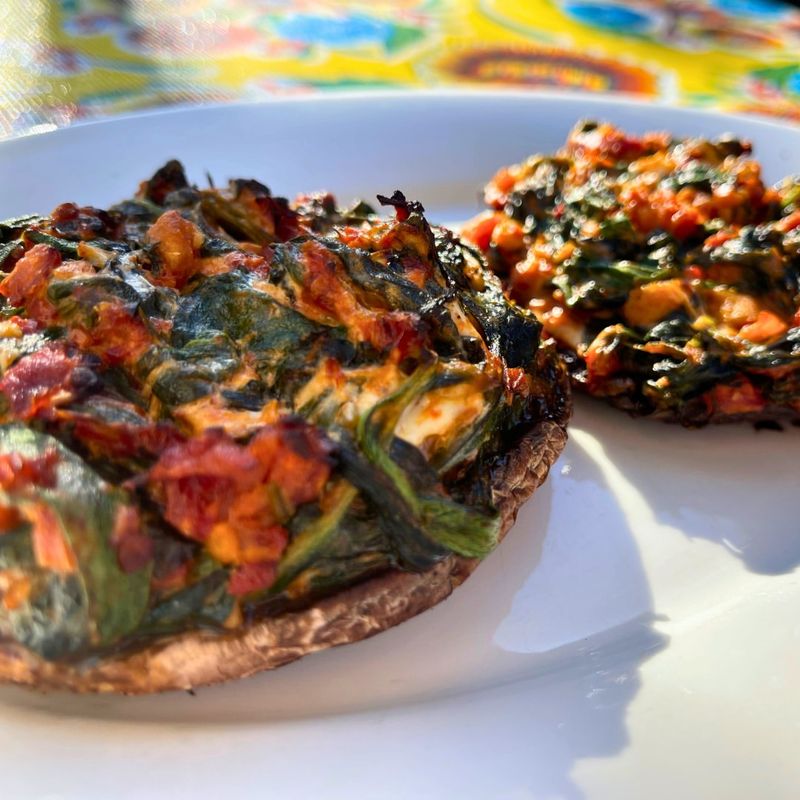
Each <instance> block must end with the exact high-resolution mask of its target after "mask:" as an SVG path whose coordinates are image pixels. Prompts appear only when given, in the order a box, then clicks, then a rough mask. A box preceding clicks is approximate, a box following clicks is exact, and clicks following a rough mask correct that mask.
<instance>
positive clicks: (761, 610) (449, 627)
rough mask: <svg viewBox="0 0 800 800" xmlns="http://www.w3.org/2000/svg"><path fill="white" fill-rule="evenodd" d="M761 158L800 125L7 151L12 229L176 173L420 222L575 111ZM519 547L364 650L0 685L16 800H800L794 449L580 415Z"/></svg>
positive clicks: (321, 127)
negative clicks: (93, 690)
mask: <svg viewBox="0 0 800 800" xmlns="http://www.w3.org/2000/svg"><path fill="white" fill-rule="evenodd" d="M583 117H593V118H597V119H607V120H609V121H612V122H615V123H617V124H620V125H622V126H624V127H626V128H628V129H630V130H632V131H638V132H641V131H644V130H647V129H653V128H657V129H667V130H670V131H672V132H674V133H676V134H687V135H690V134H698V135H707V136H714V135H717V134H719V133H722V132H725V131H732V132H734V133H737V134H739V135H742V136H746V137H749V138H751V139H752V140H753V142H754V143H755V145H756V154H757V157H758V158H759V159H760V160H761V161H762V163H763V165H764V168H765V173H766V177H767V179H768V180H769V181H774V180H777V179H778V178H780V177H781V176H783V175H784V174H786V173H790V172H793V171H800V130H797V129H792V128H789V127H784V126H781V125H777V124H774V123H768V122H762V121H758V120H755V119H746V118H743V117H739V118H737V117H731V116H725V115H721V114H711V113H703V112H699V111H687V110H676V109H670V108H667V107H663V106H657V105H640V104H635V103H632V102H626V101H621V100H609V99H603V98H597V97H591V98H588V97H582V96H575V95H573V96H569V97H567V96H565V97H555V96H552V95H551V96H548V95H535V94H530V93H528V94H511V93H509V94H506V93H504V94H489V93H468V94H467V93H456V92H435V93H414V94H413V95H412V94H387V95H383V94H381V95H376V94H369V95H362V96H354V95H350V96H347V95H345V96H343V95H337V96H335V97H327V98H322V99H311V100H302V101H301V100H296V99H292V100H276V101H274V102H270V103H267V104H262V105H244V106H226V107H209V108H202V109H193V110H187V111H173V112H162V113H156V114H149V115H140V116H137V117H131V118H127V119H116V120H113V121H110V122H103V123H97V124H91V125H84V126H76V127H74V128H71V129H68V130H64V131H59V132H57V133H53V134H45V135H41V136H35V137H28V138H23V139H17V140H13V141H9V142H5V143H3V144H2V145H0V186H2V187H3V191H2V193H0V218H4V217H7V216H11V215H15V214H20V213H23V212H46V211H49V210H50V209H51V208H52V207H53V206H54V205H55V204H57V203H59V202H63V201H66V200H73V201H77V202H79V203H84V204H86V203H90V204H93V205H97V206H101V207H102V206H104V205H107V204H110V203H112V202H114V201H115V200H118V199H121V198H123V197H126V196H129V195H130V194H131V193H132V191H133V189H134V187H135V186H136V185H137V183H138V182H139V181H140V180H141V179H143V178H145V177H147V176H148V175H149V174H150V173H151V172H152V171H153V170H154V169H155V168H156V167H158V166H160V164H161V163H162V162H164V161H165V160H166V159H168V158H170V157H179V158H181V159H182V160H183V161H184V163H185V164H186V166H187V169H188V172H189V175H190V177H191V178H193V179H194V180H196V181H198V182H201V181H203V180H204V175H205V172H206V171H208V172H210V173H211V174H213V175H214V176H215V177H216V178H217V180H218V181H223V180H225V179H227V178H228V177H239V176H242V177H257V178H259V179H261V180H262V181H264V182H266V183H267V184H268V185H269V186H270V187H271V188H272V189H273V191H275V192H277V193H282V194H289V195H291V194H293V193H295V192H297V191H301V190H303V191H308V190H313V189H330V190H332V191H334V192H335V193H336V194H337V196H338V197H339V199H340V200H342V201H345V202H346V201H349V200H351V199H352V198H355V197H365V198H367V199H371V198H374V195H375V194H376V193H377V192H381V193H384V194H390V193H391V191H392V190H393V189H395V188H402V189H403V191H404V192H405V193H406V195H407V196H409V197H410V198H416V199H419V200H421V201H422V202H423V203H424V205H425V206H426V208H427V209H428V212H429V216H430V218H431V219H433V220H439V221H452V220H463V219H465V218H467V217H468V216H469V215H471V214H473V213H475V212H476V211H477V210H478V209H479V200H478V197H479V190H480V187H481V186H482V184H483V183H484V181H485V180H486V179H487V178H488V177H489V176H490V175H491V174H492V173H493V172H494V170H495V169H496V168H497V167H499V166H501V165H503V164H507V163H509V162H511V161H514V160H516V159H519V158H522V157H524V156H526V155H527V154H529V153H531V152H533V151H537V150H542V151H550V150H553V149H555V148H556V147H558V146H559V145H560V144H561V142H562V141H563V139H564V137H565V135H566V133H567V131H568V130H569V129H570V128H571V126H572V125H573V124H574V123H575V122H576V121H577V120H578V119H580V118H583ZM576 405H577V408H576V412H575V418H574V422H573V424H572V427H571V439H570V442H569V445H568V446H567V449H566V451H565V453H564V455H563V456H562V458H561V460H560V461H559V462H558V463H557V464H556V466H555V468H554V470H553V473H552V474H551V478H550V479H549V480H548V482H547V483H546V484H545V485H544V486H543V487H542V488H541V489H540V490H539V492H538V493H537V495H536V496H535V497H534V499H533V501H532V502H531V503H529V504H528V505H526V506H525V507H524V508H523V509H522V511H521V513H520V516H519V520H518V522H517V525H516V527H515V528H514V530H513V531H512V532H511V533H510V534H509V536H508V537H507V539H506V541H505V542H504V543H503V544H502V546H501V547H500V548H499V549H498V550H497V552H496V553H494V554H493V555H492V556H491V557H490V558H489V559H488V560H487V561H486V562H485V563H484V564H482V565H481V567H480V569H479V570H478V571H477V572H476V574H475V575H474V576H473V577H472V578H471V579H470V580H469V581H468V582H467V583H466V584H465V585H464V586H463V587H461V588H460V589H459V590H458V591H457V592H456V593H455V594H454V596H453V597H452V598H450V599H449V600H448V601H446V602H445V603H443V604H442V605H440V606H438V607H436V608H434V609H432V610H431V611H429V612H427V613H425V614H423V615H421V616H420V617H417V618H416V619H413V620H411V621H410V622H408V623H406V624H404V625H402V626H400V627H398V628H395V629H393V630H390V631H388V632H387V633H385V634H382V635H380V636H378V637H376V638H374V639H371V640H369V641H366V642H361V643H359V644H355V645H350V646H348V647H345V648H341V649H338V650H335V651H330V652H327V653H322V654H319V655H315V656H311V657H309V658H307V659H305V660H303V661H301V662H298V663H296V664H293V665H291V666H288V667H285V668H283V669H281V670H279V671H277V672H274V673H268V674H264V675H261V676H258V677H256V678H253V679H250V680H247V681H241V682H239V683H235V684H232V685H229V686H224V687H219V688H214V689H205V690H201V691H198V692H197V694H196V696H190V695H188V694H187V695H184V694H171V695H166V696H161V697H155V698H154V697H149V698H148V697H145V698H113V697H89V698H77V697H71V696H64V695H49V696H42V695H37V694H33V693H27V692H24V691H21V690H16V689H13V688H7V687H6V688H2V689H0V771H1V772H2V786H3V789H2V795H3V797H7V798H9V800H11V799H12V798H13V800H29V799H32V798H41V800H44V799H45V798H47V800H55V799H56V798H59V800H107V798H110V797H113V798H116V799H117V800H122V799H123V798H143V797H147V798H162V797H163V798H183V797H192V798H193V800H206V798H207V799H208V800H212V799H213V800H218V798H220V797H235V798H251V797H252V798H262V797H266V796H269V797H276V798H278V797H279V798H282V800H293V799H294V798H298V800H300V799H301V798H302V799H305V798H311V797H317V798H322V799H323V800H338V799H339V798H342V800H344V799H345V798H347V800H351V799H352V798H358V799H359V800H360V799H361V798H370V800H395V799H396V798H414V799H415V800H425V799H427V798H430V800H444V799H446V798H451V797H458V798H460V800H473V798H474V800H488V799H489V798H491V800H528V799H531V800H532V799H533V798H548V799H551V798H569V799H570V800H574V799H575V798H583V797H586V798H609V799H610V798H614V800H617V799H618V798H629V797H630V798H634V797H636V798H638V797H641V796H647V797H649V798H656V799H658V798H675V797H702V798H723V797H724V798H726V800H736V799H737V798H742V799H743V800H744V799H745V798H747V800H750V798H754V797H769V798H773V799H775V798H789V797H792V798H793V797H796V788H797V785H798V782H800V762H798V759H797V742H798V741H800V682H799V681H798V678H797V676H798V674H800V624H798V608H800V580H799V579H798V565H799V564H800V525H799V524H798V512H797V492H798V477H797V475H798V472H797V454H798V452H800V449H799V448H798V445H800V431H799V430H797V429H793V430H787V431H784V432H782V433H777V432H774V431H761V432H756V431H754V430H753V429H752V428H750V427H744V426H742V427H726V428H716V429H713V428H712V429H704V430H700V431H685V430H682V429H677V428H674V427H669V426H666V425H662V424H655V423H652V422H648V421H642V420H638V421H637V420H631V419H629V418H627V417H626V416H625V415H623V414H621V413H619V412H615V411H613V410H610V409H607V408H605V407H603V406H601V405H596V404H594V403H592V402H590V401H582V400H579V401H578V402H577V404H576Z"/></svg>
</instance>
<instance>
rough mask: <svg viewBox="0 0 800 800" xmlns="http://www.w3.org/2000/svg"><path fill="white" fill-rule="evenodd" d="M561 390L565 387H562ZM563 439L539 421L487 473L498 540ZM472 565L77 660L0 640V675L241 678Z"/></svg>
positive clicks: (157, 680) (68, 683)
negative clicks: (220, 629) (226, 629)
mask: <svg viewBox="0 0 800 800" xmlns="http://www.w3.org/2000/svg"><path fill="white" fill-rule="evenodd" d="M562 390H564V391H567V389H566V387H565V386H564V387H562ZM566 440H567V434H566V420H560V421H558V422H556V421H552V420H545V421H543V422H540V423H538V424H537V425H536V426H535V427H534V428H533V429H532V430H530V431H529V432H528V433H527V434H526V435H525V436H523V438H522V439H521V440H520V442H519V443H518V444H517V446H516V447H515V448H514V449H513V450H512V451H511V452H510V453H509V454H508V456H507V457H506V459H505V461H504V462H503V464H502V466H501V467H499V468H498V469H497V470H496V474H495V477H494V480H493V498H494V502H495V505H496V507H497V509H498V510H499V512H500V515H501V528H500V531H501V533H500V535H501V537H502V536H503V535H505V533H506V532H507V531H508V529H509V528H510V527H511V526H512V525H513V523H514V520H515V519H516V516H517V511H518V510H519V508H520V506H521V505H522V504H523V503H524V502H525V501H526V500H527V499H528V498H529V497H530V496H531V494H533V492H534V491H535V489H536V488H537V487H538V486H540V485H541V483H542V482H543V481H544V480H545V478H546V477H547V474H548V472H549V470H550V467H551V466H552V464H553V463H554V462H555V460H556V459H557V458H558V456H559V454H560V453H561V451H562V449H563V448H564V445H565V443H566ZM478 563H479V561H478V560H477V559H464V558H460V557H457V556H450V557H449V558H447V559H445V560H444V561H442V562H440V563H439V564H437V565H436V566H435V567H433V568H432V569H430V570H428V571H426V572H423V573H419V574H417V573H409V572H400V571H392V572H389V573H386V574H383V575H380V576H378V577H375V578H372V579H370V580H367V581H365V582H364V583H360V584H357V585H356V586H353V587H351V588H349V589H346V590H344V591H342V592H339V593H337V594H335V595H333V596H331V597H327V598H324V599H322V600H320V601H319V602H317V603H316V604H315V605H314V606H312V607H311V608H308V609H305V610H303V611H298V612H292V613H285V614H282V615H280V616H276V617H270V618H267V619H265V620H262V621H259V622H257V623H255V624H253V625H250V626H245V627H244V628H242V629H240V630H236V631H232V632H231V633H227V634H224V635H220V634H218V633H213V632H209V631H190V632H186V633H182V634H177V635H175V636H171V637H167V638H164V639H162V640H159V641H157V642H155V643H153V644H150V645H148V646H147V647H145V648H144V649H142V650H138V651H136V652H134V653H128V654H124V655H117V656H112V657H107V658H102V659H100V658H98V659H93V660H91V661H90V660H87V661H85V662H81V663H80V664H78V665H65V664H60V663H56V662H48V661H45V660H44V659H42V658H40V657H39V656H37V655H36V654H34V653H32V652H30V651H29V650H27V649H25V648H24V647H21V646H20V645H17V644H15V643H0V681H6V682H12V683H17V684H22V685H27V686H32V687H35V688H37V689H68V690H70V691H74V692H118V693H122V694H145V693H148V692H164V691H169V690H174V689H191V688H194V687H198V686H207V685H210V684H214V683H221V682H223V681H228V680H232V679H234V678H243V677H246V676H248V675H252V674H254V673H256V672H260V671H261V670H267V669H274V668H275V667H280V666H282V665H283V664H288V663H289V662H290V661H294V660H295V659H298V658H301V657H302V656H304V655H307V654H308V653H313V652H315V651H317V650H324V649H325V648H328V647H335V646H337V645H340V644H347V643H349V642H357V641H359V640H360V639H366V638H368V637H369V636H373V635H374V634H376V633H379V632H380V631H383V630H386V629H387V628H391V627H393V626H394V625H398V624H399V623H401V622H404V621H405V620H407V619H409V618H411V617H413V616H415V615H416V614H419V613H421V612H422V611H425V610H426V609H428V608H430V607H432V606H434V605H436V604H437V603H439V602H441V601H442V600H444V599H445V598H446V597H447V596H448V595H449V594H450V593H451V592H452V591H453V589H454V588H455V587H456V586H458V585H459V584H460V583H462V582H463V581H464V580H466V578H467V577H469V575H470V574H471V573H472V571H473V570H474V569H475V567H476V566H477V565H478Z"/></svg>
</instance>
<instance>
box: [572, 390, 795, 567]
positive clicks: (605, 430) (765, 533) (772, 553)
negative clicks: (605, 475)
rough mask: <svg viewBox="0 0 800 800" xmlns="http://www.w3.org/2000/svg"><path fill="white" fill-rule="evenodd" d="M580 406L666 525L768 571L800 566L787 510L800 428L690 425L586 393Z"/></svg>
mask: <svg viewBox="0 0 800 800" xmlns="http://www.w3.org/2000/svg"><path fill="white" fill-rule="evenodd" d="M577 406H578V413H579V419H583V418H584V417H585V418H587V419H588V415H589V414H590V413H591V428H590V430H591V433H592V435H593V436H594V437H595V438H596V439H597V440H598V441H599V442H600V443H601V444H602V447H603V450H604V451H605V453H606V455H607V456H608V458H609V460H610V461H611V462H612V463H613V464H614V465H615V467H616V468H617V469H618V470H619V471H620V472H621V473H622V474H623V475H624V476H625V477H626V478H627V480H629V481H630V483H631V485H632V486H633V487H634V488H635V489H636V490H637V491H638V492H640V493H641V495H642V497H643V498H644V500H645V501H646V502H647V504H648V505H649V507H650V508H651V509H652V511H653V513H654V515H655V517H656V519H657V520H658V521H659V522H660V523H662V524H664V525H665V526H670V527H672V528H674V529H675V530H677V531H680V532H682V533H683V534H684V535H685V536H687V537H688V538H689V539H706V540H708V541H710V542H714V543H716V544H719V545H721V546H722V547H723V548H725V549H726V550H727V551H728V552H729V553H731V555H733V556H734V557H736V558H737V559H739V560H740V561H741V562H742V563H743V564H744V565H745V566H746V567H747V568H748V569H750V570H752V571H753V572H756V573H759V574H762V575H781V574H785V573H787V572H791V571H793V570H794V569H795V568H796V567H797V566H798V565H800V535H798V523H797V519H796V516H795V515H793V514H787V502H788V501H789V498H791V497H792V496H793V495H794V494H796V491H797V485H798V484H797V453H798V452H800V430H798V429H797V428H796V427H792V426H786V429H785V430H783V431H773V430H755V429H754V428H753V426H751V425H747V424H736V425H719V426H709V427H707V428H702V429H699V430H687V429H684V428H681V427H680V426H677V425H666V424H664V423H660V422H655V421H651V420H646V419H631V418H630V417H628V416H627V415H625V414H622V413H621V412H619V411H616V410H614V409H611V408H607V407H605V406H602V405H601V404H600V403H594V402H592V401H591V400H588V399H585V398H580V402H579V403H578V404H577Z"/></svg>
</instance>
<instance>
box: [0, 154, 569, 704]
mask: <svg viewBox="0 0 800 800" xmlns="http://www.w3.org/2000/svg"><path fill="white" fill-rule="evenodd" d="M379 199H380V201H381V202H382V203H383V204H385V205H387V206H388V207H389V209H390V213H389V218H382V217H379V216H378V215H376V214H375V213H374V212H373V210H372V209H371V208H369V207H368V206H366V205H364V204H360V205H358V206H355V207H353V208H351V209H346V210H342V209H339V208H337V206H336V204H335V202H334V200H333V198H332V197H331V196H329V195H311V196H303V197H300V198H298V199H297V200H296V201H295V202H294V203H291V204H290V203H288V202H287V201H286V200H283V199H281V198H277V197H274V196H273V195H272V194H271V193H270V192H269V190H268V189H267V188H266V187H265V186H263V185H262V184H260V183H258V182H256V181H233V182H231V183H230V185H229V186H228V187H226V188H225V189H215V188H213V187H212V188H209V189H198V188H197V187H195V186H192V185H190V184H189V183H188V181H187V180H186V177H185V175H184V172H183V169H182V167H181V166H180V164H178V163H177V162H171V163H169V164H167V165H166V166H165V167H163V168H162V169H161V170H159V171H158V172H157V173H156V175H154V176H153V178H152V179H151V180H149V181H146V182H145V183H143V184H142V185H141V187H140V189H139V191H138V193H137V195H136V196H135V197H134V198H133V199H131V200H129V201H126V202H123V203H120V204H119V205H117V206H115V207H113V208H111V209H109V210H108V211H102V210H99V209H96V208H91V207H77V206H76V205H73V204H64V205H61V206H59V207H58V208H56V209H55V210H54V211H53V213H52V214H51V215H50V216H47V217H39V216H28V217H21V218H18V219H14V220H7V221H5V222H3V223H0V269H2V272H3V273H4V274H3V276H2V281H1V282H0V296H2V303H3V305H2V308H1V309H0V679H3V680H6V681H13V682H17V683H21V684H29V685H34V686H37V687H41V688H50V687H55V688H67V689H72V690H76V691H119V692H126V693H140V692H150V691H162V690H167V689H186V688H190V687H193V686H198V685H204V684H210V683H214V682H218V681H223V680H227V679H231V678H236V677H241V676H245V675H249V674H251V673H254V672H257V671H259V670H263V669H268V668H271V667H276V666H279V665H281V664H284V663H287V662H289V661H292V660H293V659H296V658H298V657H300V656H302V655H305V654H307V653H309V652H312V651H315V650H319V649H322V648H325V647H329V646H332V645H338V644H343V643H347V642H352V641H356V640H358V639H362V638H364V637H367V636H370V635H372V634H374V633H377V632H379V631H381V630H383V629H385V628H387V627H389V626H392V625H395V624H397V623H399V622H401V621H403V620H404V619H407V618H408V617H410V616H412V615H414V614H417V613H419V612H420V611H422V610H424V609H426V608H428V607H429V606H431V605H433V604H435V603H437V602H439V601H440V600H442V599H443V598H444V597H446V596H447V595H448V594H449V593H450V592H451V590H452V589H453V587H454V586H455V585H457V584H458V583H459V582H461V581H462V580H464V578H465V577H466V576H467V575H469V573H470V572H471V571H472V570H473V569H474V567H475V566H476V564H477V563H478V562H479V560H480V559H481V558H483V557H484V556H486V555H487V554H488V553H489V552H490V551H491V550H492V548H493V547H494V546H495V545H496V544H497V542H498V540H499V539H500V538H501V537H502V536H503V534H504V533H505V531H506V530H507V529H508V527H509V526H510V525H511V523H512V522H513V519H514V517H515V514H516V511H517V509H518V507H519V506H520V504H521V503H522V502H523V501H524V500H525V499H526V498H527V497H528V496H529V495H530V493H531V492H532V491H533V490H534V489H535V488H536V486H538V485H539V484H540V483H541V481H542V480H544V478H545V477H546V475H547V471H548V468H549V467H550V465H551V464H552V462H553V461H554V460H555V458H556V457H557V456H558V454H559V452H560V450H561V448H562V447H563V445H564V442H565V426H566V422H567V418H568V415H569V395H568V388H569V387H568V379H567V376H566V370H565V369H564V367H563V366H562V365H561V363H560V361H559V360H558V359H557V357H556V353H555V348H554V346H553V344H552V342H551V341H549V340H545V339H544V338H543V337H542V335H541V325H540V323H539V322H538V321H537V320H536V318H535V316H534V315H533V314H531V313H529V312H528V311H526V310H521V309H519V308H517V307H516V306H515V305H514V304H512V303H509V302H508V301H507V300H506V299H505V298H504V296H503V293H502V290H501V288H500V286H499V282H498V281H497V279H496V278H494V276H492V275H491V274H490V273H488V272H487V271H486V269H485V267H484V264H483V263H482V261H481V259H480V257H479V256H477V255H476V254H475V252H474V251H472V250H470V249H468V248H466V247H465V246H464V245H462V243H461V242H460V241H459V240H458V239H457V238H456V237H455V236H454V235H453V234H452V233H450V232H448V231H446V230H443V229H437V228H432V227H431V226H430V225H429V224H428V223H427V222H426V220H425V217H424V216H423V208H422V207H421V206H420V205H419V204H417V203H413V202H408V201H406V199H405V198H404V197H403V195H402V194H400V193H399V192H396V193H395V194H394V195H393V196H392V197H388V198H386V197H380V196H379Z"/></svg>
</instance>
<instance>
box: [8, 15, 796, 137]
mask: <svg viewBox="0 0 800 800" xmlns="http://www.w3.org/2000/svg"><path fill="white" fill-rule="evenodd" d="M798 54H800V10H798V9H796V8H794V7H792V6H791V5H788V4H785V3H781V2H776V1H775V0H711V1H710V2H702V1H701V0H697V1H693V0H634V1H633V2H630V1H629V0H526V2H524V3H523V2H519V1H518V0H391V2H386V1H385V0H370V2H348V1H347V0H344V1H342V0H337V1H336V2H334V1H333V0H327V1H326V0H5V1H4V2H3V3H2V8H0V75H2V76H3V80H2V82H1V84H0V137H8V136H12V135H16V134H20V133H29V132H32V131H40V130H49V129H52V128H53V127H61V126H64V125H68V124H70V123H72V122H74V121H77V120H83V119H92V118H101V117H106V116H109V115H114V114H119V113H125V112H130V111H135V110H138V109H152V108H157V107H163V106H176V105H187V104H197V103H209V102H228V101H236V100H257V99H260V98H263V97H267V96H270V95H275V94H286V93H292V94H293V93H310V92H318V91H328V90H342V89H376V88H381V89H386V88H409V87H425V86H460V87H469V86H481V87H484V88H485V87H487V86H497V87H515V88H520V87H523V88H524V87H530V88H543V87H545V88H552V89H555V90H582V91H587V90H588V91H595V92H612V93H617V92H622V93H627V94H631V95H634V96H638V97H641V98H644V99H648V100H655V101H660V102H674V103H681V104H690V105H705V106H713V107H716V108H724V109H726V110H734V111H740V112H752V113H760V114H770V115H777V116H782V117H788V118H791V119H795V120H798V121H800V55H798Z"/></svg>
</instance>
